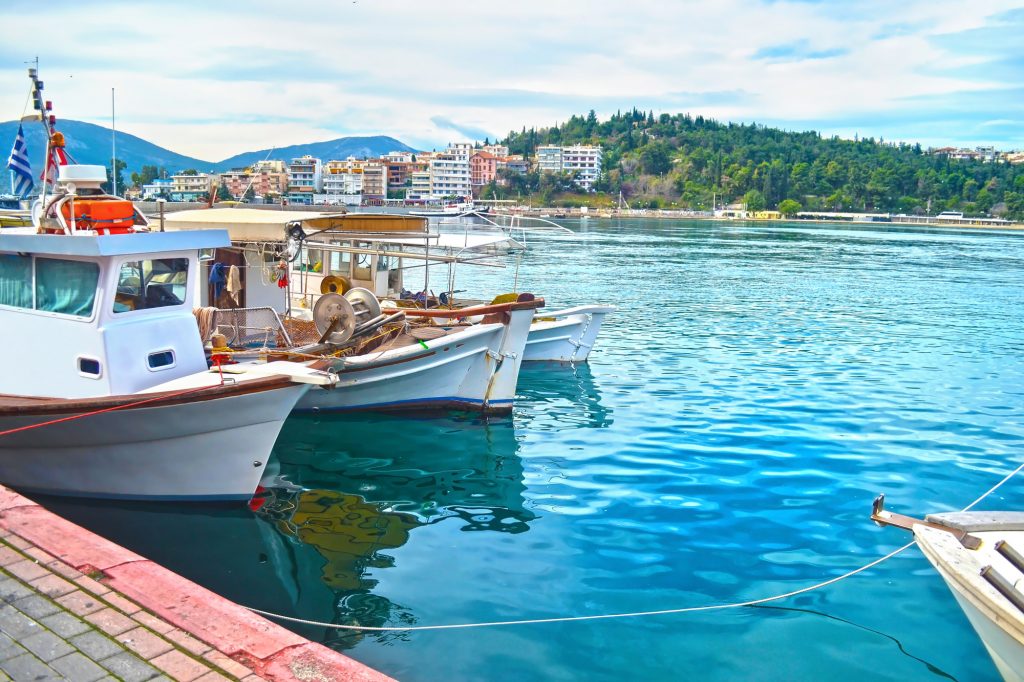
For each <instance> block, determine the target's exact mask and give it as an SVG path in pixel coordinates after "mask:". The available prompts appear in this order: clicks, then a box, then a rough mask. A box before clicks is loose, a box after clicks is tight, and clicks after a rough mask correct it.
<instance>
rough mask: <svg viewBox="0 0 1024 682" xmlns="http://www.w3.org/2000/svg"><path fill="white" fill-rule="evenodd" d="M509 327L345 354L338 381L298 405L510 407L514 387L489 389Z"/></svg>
mask: <svg viewBox="0 0 1024 682" xmlns="http://www.w3.org/2000/svg"><path fill="white" fill-rule="evenodd" d="M506 333H507V328H506V326H505V325H500V324H488V325H480V326H476V327H470V328H468V329H467V330H466V331H465V332H460V333H457V334H451V335H449V336H445V337H442V338H440V339H435V340H432V341H427V342H425V344H426V346H427V347H426V348H424V347H422V346H420V345H416V346H408V347H405V348H399V349H395V350H391V351H386V352H384V353H377V354H374V353H369V354H367V355H365V356H358V357H354V358H344V359H342V360H341V361H340V362H338V363H337V364H336V366H335V367H334V369H335V371H337V372H338V383H337V385H336V386H335V387H333V388H329V389H314V390H312V391H310V392H309V393H307V394H306V395H305V396H303V397H302V399H301V400H299V403H298V405H297V406H296V410H298V411H301V412H318V411H339V412H340V411H359V410H430V409H457V410H469V411H483V412H501V411H508V410H510V409H511V408H512V397H513V395H514V390H513V392H512V394H509V395H506V394H496V395H494V396H488V394H487V386H488V384H489V382H490V380H491V377H492V375H493V374H494V368H495V364H496V361H495V359H494V357H495V356H497V354H498V353H499V352H500V350H501V344H502V341H503V339H504V338H505V336H506ZM489 398H490V399H489Z"/></svg>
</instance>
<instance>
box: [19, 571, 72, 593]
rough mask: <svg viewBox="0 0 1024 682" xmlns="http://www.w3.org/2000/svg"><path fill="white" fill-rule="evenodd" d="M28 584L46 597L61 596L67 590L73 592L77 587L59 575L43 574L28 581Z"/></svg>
mask: <svg viewBox="0 0 1024 682" xmlns="http://www.w3.org/2000/svg"><path fill="white" fill-rule="evenodd" d="M29 586H30V587H32V589H34V590H36V591H37V592H42V593H43V594H45V595H46V596H47V597H50V598H52V599H56V598H57V597H63V596H64V595H65V594H68V593H69V592H74V591H75V590H76V589H78V588H77V587H75V586H74V585H72V584H71V583H69V582H68V581H67V580H64V578H62V577H60V576H59V575H54V574H52V573H51V574H50V575H44V576H43V577H42V578H39V579H37V580H33V581H32V582H30V583H29Z"/></svg>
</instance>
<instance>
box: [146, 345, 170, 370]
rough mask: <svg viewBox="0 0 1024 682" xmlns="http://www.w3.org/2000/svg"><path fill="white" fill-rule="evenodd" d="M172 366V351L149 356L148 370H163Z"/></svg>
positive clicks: (162, 351) (158, 352)
mask: <svg viewBox="0 0 1024 682" xmlns="http://www.w3.org/2000/svg"><path fill="white" fill-rule="evenodd" d="M173 365H174V351H173V350H161V351H157V352H156V353H150V354H149V368H150V369H163V368H164V367H172V366H173Z"/></svg>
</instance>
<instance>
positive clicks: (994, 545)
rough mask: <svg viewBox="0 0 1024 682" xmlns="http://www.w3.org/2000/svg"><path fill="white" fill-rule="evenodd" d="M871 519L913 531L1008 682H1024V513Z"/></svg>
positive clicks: (878, 511) (882, 514)
mask: <svg viewBox="0 0 1024 682" xmlns="http://www.w3.org/2000/svg"><path fill="white" fill-rule="evenodd" d="M883 501H884V498H879V500H877V501H876V503H875V510H874V513H873V514H872V517H871V518H872V519H874V520H875V521H876V522H878V523H881V524H885V525H896V526H899V527H901V528H909V529H910V530H912V531H913V533H914V540H915V541H916V542H917V545H918V547H920V548H921V551H922V552H923V553H924V555H925V557H926V558H927V559H928V561H930V562H931V564H932V565H933V566H934V567H935V570H936V571H938V573H939V575H940V576H941V577H942V579H943V580H945V581H946V585H947V586H948V587H949V589H950V591H951V592H952V593H953V597H954V598H955V599H956V601H957V603H958V604H959V605H960V608H961V609H963V611H964V614H966V616H967V619H968V620H969V621H970V623H971V626H972V627H974V630H975V632H977V633H978V636H979V637H980V638H981V641H982V643H983V644H984V645H985V648H986V649H987V650H988V653H989V655H990V656H991V657H992V661H993V662H994V663H995V665H996V668H997V669H998V670H999V673H1000V674H1001V675H1002V676H1003V679H1004V680H1007V681H1008V682H1009V681H1011V680H1013V681H1018V680H1022V679H1024V591H1022V588H1024V512H974V511H971V512H952V513H946V514H930V515H928V516H927V517H925V519H924V520H923V521H919V520H917V519H912V518H908V517H903V516H900V515H894V514H891V513H889V512H887V511H885V510H884V508H883Z"/></svg>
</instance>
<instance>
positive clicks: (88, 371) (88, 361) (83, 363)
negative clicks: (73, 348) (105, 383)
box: [78, 357, 102, 379]
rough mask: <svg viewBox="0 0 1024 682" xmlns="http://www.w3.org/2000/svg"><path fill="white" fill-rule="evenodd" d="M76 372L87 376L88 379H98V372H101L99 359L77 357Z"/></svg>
mask: <svg viewBox="0 0 1024 682" xmlns="http://www.w3.org/2000/svg"><path fill="white" fill-rule="evenodd" d="M78 372H79V374H82V375H84V376H87V377H89V378H90V379H98V378H99V376H100V373H101V372H102V368H101V366H100V361H99V360H97V359H96V358H83V357H79V358H78Z"/></svg>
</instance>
